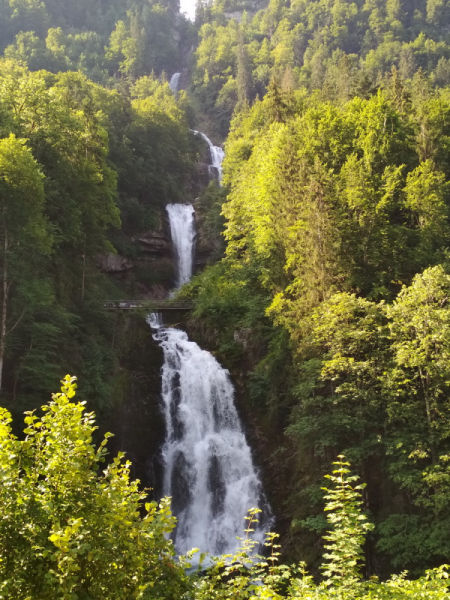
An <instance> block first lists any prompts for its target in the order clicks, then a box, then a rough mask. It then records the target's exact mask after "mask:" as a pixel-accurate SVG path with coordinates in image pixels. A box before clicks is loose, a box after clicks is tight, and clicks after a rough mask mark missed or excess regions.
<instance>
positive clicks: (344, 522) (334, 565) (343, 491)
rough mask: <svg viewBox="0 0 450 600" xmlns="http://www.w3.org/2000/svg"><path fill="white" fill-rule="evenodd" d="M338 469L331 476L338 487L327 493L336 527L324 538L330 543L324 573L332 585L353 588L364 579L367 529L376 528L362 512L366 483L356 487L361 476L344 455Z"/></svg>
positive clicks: (332, 523) (327, 507)
mask: <svg viewBox="0 0 450 600" xmlns="http://www.w3.org/2000/svg"><path fill="white" fill-rule="evenodd" d="M333 464H335V465H336V467H337V468H336V469H334V470H333V474H332V475H327V477H328V479H329V480H330V481H331V483H333V484H334V487H333V488H331V489H330V490H328V489H326V488H325V489H326V491H327V492H328V493H327V494H326V495H325V499H326V500H328V501H329V502H328V503H327V505H326V507H325V510H326V511H328V515H327V520H328V523H329V524H330V525H332V526H333V529H332V530H331V531H330V532H329V533H328V535H326V536H325V537H324V539H325V540H326V541H327V542H328V544H325V549H326V550H327V551H328V552H327V553H325V554H324V558H325V559H326V560H327V561H328V563H327V564H325V565H324V566H323V574H324V576H325V577H326V578H327V583H328V585H330V586H332V587H336V586H341V587H348V588H352V587H355V584H356V582H357V581H358V580H359V579H360V578H361V575H360V572H359V571H360V566H361V559H362V556H363V551H362V545H363V543H364V539H365V536H366V534H367V532H369V531H370V530H371V529H373V527H374V526H373V524H372V523H368V522H367V517H366V516H365V515H363V514H361V505H362V500H361V492H360V490H362V489H364V487H365V485H357V486H353V485H352V483H353V482H354V481H356V480H357V479H358V477H355V476H350V475H348V473H349V472H350V471H349V469H348V468H347V467H349V466H350V464H349V463H348V462H344V456H342V455H341V456H339V460H338V461H337V462H335V463H333Z"/></svg>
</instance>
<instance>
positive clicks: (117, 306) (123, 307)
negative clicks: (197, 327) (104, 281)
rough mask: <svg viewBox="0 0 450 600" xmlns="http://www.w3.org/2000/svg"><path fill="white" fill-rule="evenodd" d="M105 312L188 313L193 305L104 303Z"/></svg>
mask: <svg viewBox="0 0 450 600" xmlns="http://www.w3.org/2000/svg"><path fill="white" fill-rule="evenodd" d="M103 306H104V308H105V309H106V310H120V311H146V312H148V313H152V312H161V313H164V312H167V311H189V310H192V309H193V308H194V303H193V302H190V301H187V300H170V299H166V300H117V301H108V302H105V303H104V305H103Z"/></svg>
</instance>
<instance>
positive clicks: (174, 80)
mask: <svg viewBox="0 0 450 600" xmlns="http://www.w3.org/2000/svg"><path fill="white" fill-rule="evenodd" d="M180 77H181V73H174V74H173V75H172V77H171V78H170V81H169V87H170V89H171V90H172V92H173V93H174V94H176V93H177V92H178V83H179V82H180Z"/></svg>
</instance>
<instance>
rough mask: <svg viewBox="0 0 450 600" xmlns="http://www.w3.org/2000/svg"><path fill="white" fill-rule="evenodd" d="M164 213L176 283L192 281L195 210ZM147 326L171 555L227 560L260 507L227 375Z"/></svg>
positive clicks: (171, 335) (155, 320) (180, 341)
mask: <svg viewBox="0 0 450 600" xmlns="http://www.w3.org/2000/svg"><path fill="white" fill-rule="evenodd" d="M167 211H168V214H169V222H170V228H171V233H172V239H173V242H174V245H175V247H176V251H177V257H178V266H179V282H181V281H183V282H184V281H185V280H188V279H189V278H190V276H191V274H192V256H193V243H194V234H193V229H194V209H193V207H192V206H189V205H176V204H172V205H169V206H168V207H167ZM185 255H187V257H188V260H187V261H185V258H186V256H185ZM189 264H190V265H191V267H190V268H191V271H189V266H188V265H189ZM148 322H149V324H150V326H151V327H152V330H153V338H154V339H155V340H156V341H158V342H159V344H160V345H161V347H162V349H163V352H164V364H163V368H162V405H163V412H164V417H165V423H166V440H165V443H164V446H163V448H162V460H163V466H164V478H163V493H164V495H167V496H171V498H172V511H173V513H174V515H175V516H176V517H177V519H178V524H177V527H176V530H175V534H174V543H175V548H176V550H177V552H179V553H185V552H187V551H188V550H190V549H191V548H199V549H200V550H201V552H209V553H210V554H212V555H217V554H224V553H227V554H228V553H231V552H233V551H234V550H236V548H237V546H238V541H237V539H236V537H237V536H240V535H242V531H243V529H244V528H245V520H244V519H245V516H246V514H247V512H248V510H249V509H250V508H252V507H258V506H262V505H265V501H264V497H263V493H262V486H261V482H260V480H259V477H258V474H257V471H256V469H255V467H254V465H253V462H252V456H251V451H250V448H249V445H248V444H247V441H246V438H245V435H244V432H243V430H242V426H241V423H240V420H239V416H238V414H237V411H236V407H235V404H234V389H233V385H232V383H231V380H230V376H229V373H228V371H227V370H226V369H223V368H222V367H221V366H220V364H219V363H218V362H217V360H216V359H215V358H214V357H213V356H212V354H210V353H209V352H207V351H205V350H202V349H201V348H200V347H199V346H198V345H197V344H196V343H194V342H191V341H189V339H188V337H187V335H186V333H185V332H184V331H181V330H179V329H174V328H167V327H164V326H163V324H162V318H161V316H160V315H157V314H152V315H150V316H149V318H148ZM264 530H265V527H264V524H263V523H262V524H261V525H260V526H258V527H256V530H255V533H254V536H255V539H257V540H259V541H262V538H263V537H264Z"/></svg>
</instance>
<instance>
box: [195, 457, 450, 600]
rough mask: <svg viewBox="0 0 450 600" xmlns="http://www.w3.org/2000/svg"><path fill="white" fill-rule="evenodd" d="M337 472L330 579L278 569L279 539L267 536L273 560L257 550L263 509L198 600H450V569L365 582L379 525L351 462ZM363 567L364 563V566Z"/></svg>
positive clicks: (210, 573)
mask: <svg viewBox="0 0 450 600" xmlns="http://www.w3.org/2000/svg"><path fill="white" fill-rule="evenodd" d="M334 464H335V465H336V466H337V469H335V470H334V471H333V474H332V475H329V476H327V477H328V479H330V480H331V482H332V483H333V484H334V485H333V487H332V488H331V489H328V488H325V489H326V490H327V491H328V495H327V496H325V498H327V499H328V500H330V501H329V502H328V503H327V505H326V508H325V510H326V511H329V514H328V521H329V523H330V524H331V525H332V526H333V529H332V530H331V532H330V533H329V534H328V535H327V536H325V540H326V541H328V542H330V543H329V544H328V545H327V546H326V548H327V550H329V553H328V554H327V555H325V558H326V559H327V560H328V563H327V564H325V565H324V566H323V570H324V577H325V578H324V579H323V581H321V582H320V583H319V584H316V583H314V580H313V578H312V577H311V576H310V575H308V574H307V571H306V569H305V565H304V564H303V563H300V564H299V565H298V566H290V567H289V566H287V565H282V564H278V558H279V551H278V550H279V544H277V543H276V541H277V537H278V536H277V535H276V534H271V533H269V534H267V540H266V542H265V546H266V547H267V554H268V555H267V557H266V558H263V557H262V556H259V555H257V554H255V552H254V550H255V546H256V545H257V544H256V542H255V541H254V540H252V538H251V537H249V534H250V535H251V533H252V531H253V529H252V524H253V520H254V519H255V515H256V514H257V512H258V510H257V509H251V510H250V511H249V517H247V519H248V520H249V524H248V526H247V528H246V530H245V533H246V537H245V538H244V539H241V547H240V549H239V550H238V552H237V553H236V554H234V555H233V556H228V555H227V556H223V557H221V558H218V559H217V558H216V559H212V565H211V566H210V567H209V568H208V570H207V572H206V573H205V574H204V575H202V577H201V578H200V580H199V582H198V583H197V584H196V586H195V599H196V600H204V599H205V600H206V598H208V599H209V598H216V599H222V598H241V599H245V598H254V597H256V598H266V599H269V598H271V599H275V600H281V598H289V599H292V600H294V599H296V600H313V599H317V600H333V599H335V600H350V599H353V600H369V599H373V600H382V599H386V600H388V599H392V600H394V599H395V600H402V599H405V600H406V598H416V599H417V600H418V599H419V598H424V597H426V598H430V599H431V598H435V599H436V600H438V599H444V598H447V597H448V591H449V586H448V572H447V569H448V567H447V566H446V565H443V566H442V567H440V568H438V569H435V570H433V571H428V572H427V574H426V576H424V577H422V578H420V579H418V580H409V579H407V578H406V573H403V574H402V575H401V576H394V577H393V578H391V579H389V580H388V581H386V582H383V583H379V582H378V581H377V579H376V578H372V579H371V580H369V581H363V580H362V579H361V577H360V574H359V568H358V567H359V564H361V559H362V556H363V550H362V544H363V542H364V539H365V535H366V534H367V532H369V531H370V530H371V529H373V525H372V524H371V523H369V522H368V521H367V517H366V516H365V515H364V514H363V513H362V512H361V504H362V501H361V492H360V490H361V489H363V488H364V485H358V486H353V485H352V484H353V481H355V479H357V477H354V476H351V475H348V473H349V469H347V466H349V465H348V463H347V462H344V457H343V456H340V457H339V461H338V462H335V463H334ZM358 563H359V564H358Z"/></svg>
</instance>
